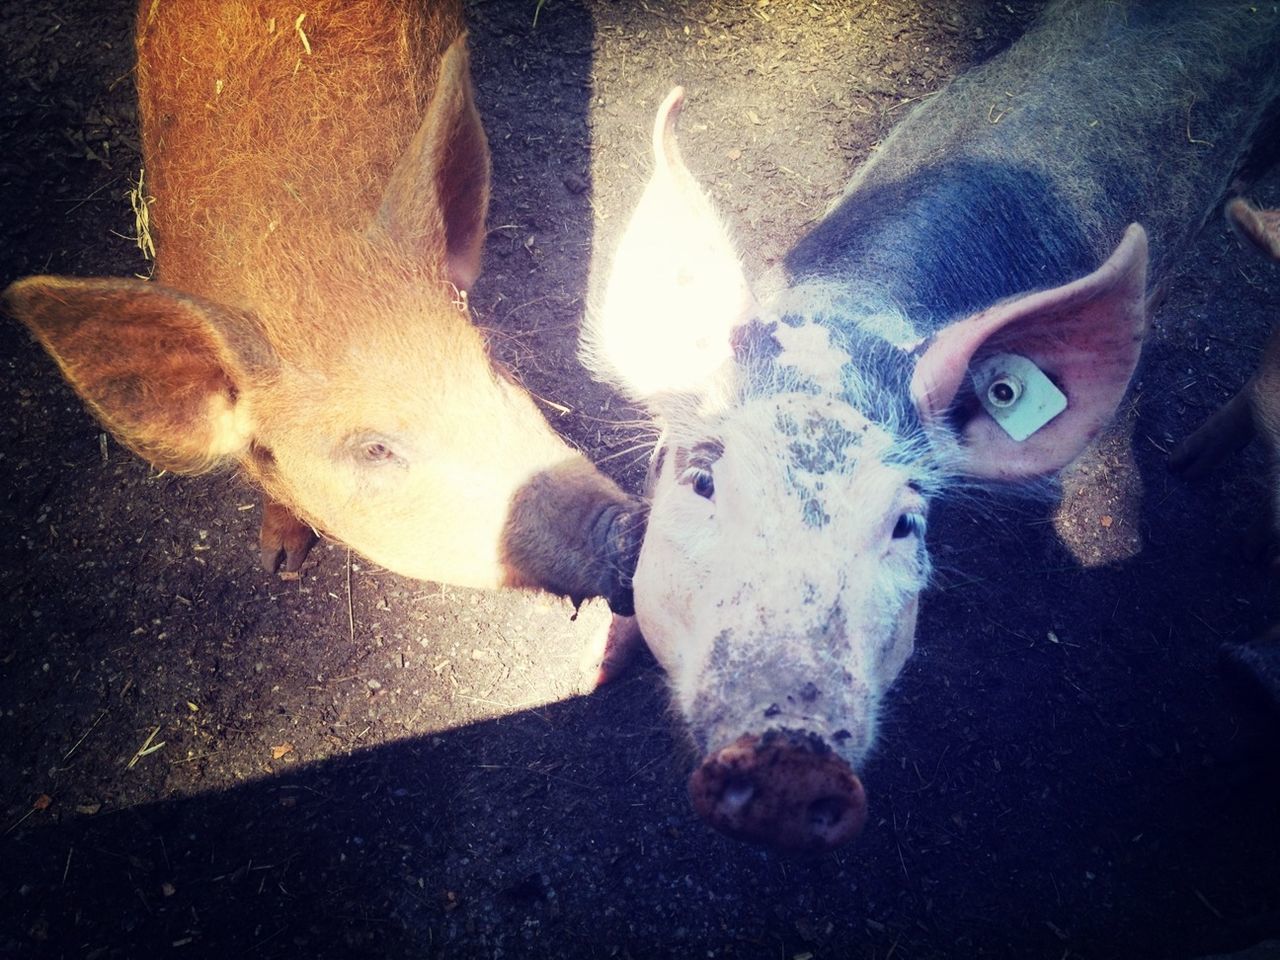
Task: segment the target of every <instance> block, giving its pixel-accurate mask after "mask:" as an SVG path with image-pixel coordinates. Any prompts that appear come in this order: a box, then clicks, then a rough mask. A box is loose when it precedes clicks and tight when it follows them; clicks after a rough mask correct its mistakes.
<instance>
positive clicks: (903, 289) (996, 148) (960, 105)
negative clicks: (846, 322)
mask: <svg viewBox="0 0 1280 960" xmlns="http://www.w3.org/2000/svg"><path fill="white" fill-rule="evenodd" d="M1277 49H1280V13H1278V12H1277V11H1276V10H1275V9H1274V8H1272V7H1271V6H1269V5H1266V6H1264V5H1249V4H1234V3H1220V2H1204V0H1194V2H1183V0H1162V2H1157V3H1141V2H1139V3H1117V2H1112V0H1070V2H1060V3H1056V4H1053V5H1052V6H1051V7H1050V8H1049V9H1048V10H1047V11H1046V12H1045V14H1044V16H1043V17H1042V18H1041V20H1040V21H1038V23H1037V24H1036V25H1035V26H1034V27H1033V28H1032V29H1031V30H1030V31H1029V32H1028V33H1027V34H1026V35H1025V36H1024V37H1023V38H1021V39H1020V40H1019V41H1017V42H1016V43H1015V44H1014V45H1013V46H1012V47H1011V48H1010V49H1009V50H1007V51H1005V52H1004V53H1002V54H1000V55H999V56H997V57H996V58H994V59H993V60H992V61H990V62H989V63H987V64H985V65H983V66H981V67H979V68H977V69H975V70H973V71H970V72H969V73H967V74H966V75H964V76H963V77H961V78H960V79H958V80H957V81H955V82H954V83H952V84H951V85H950V86H949V87H947V88H946V89H944V90H943V91H942V92H941V93H939V94H938V95H937V96H936V97H934V98H932V99H931V100H929V101H927V102H926V103H924V104H923V105H921V106H920V107H918V108H917V109H916V110H915V111H914V112H913V113H912V114H911V115H909V116H908V117H907V119H906V120H904V121H903V122H902V123H901V124H899V126H898V127H897V128H895V130H894V131H893V133H892V134H891V135H890V136H889V137H888V138H887V139H886V140H885V142H884V143H883V144H882V145H881V147H880V148H879V149H878V150H877V151H876V152H875V153H874V154H873V155H872V157H871V158H870V159H869V160H868V161H867V162H866V163H865V164H864V165H863V166H862V168H861V169H860V170H859V171H858V172H857V174H856V175H855V176H854V178H853V180H852V182H851V183H850V185H849V187H848V188H847V190H846V192H845V194H844V196H843V197H842V198H841V199H840V200H839V201H838V202H837V204H835V205H834V206H833V208H832V210H831V211H830V212H829V214H828V216H827V217H826V218H825V219H824V220H823V221H822V222H821V223H820V224H819V225H818V226H817V227H815V229H814V230H813V231H812V232H811V233H810V234H809V235H808V236H807V237H805V238H803V239H802V240H801V241H800V243H799V244H797V246H796V248H795V249H793V251H792V252H791V253H790V254H789V256H788V261H787V264H788V269H789V272H790V273H791V274H792V275H793V276H795V277H798V278H801V279H803V278H805V277H813V276H818V277H822V278H832V277H842V278H845V280H846V281H847V282H848V283H850V284H854V285H858V286H859V287H861V288H867V287H871V288H874V289H877V290H879V291H880V292H881V293H882V294H884V296H885V297H886V299H887V300H888V301H889V302H891V303H892V304H893V305H895V306H898V307H900V308H902V309H904V310H905V311H906V313H907V314H908V315H910V316H911V317H912V320H913V321H914V322H915V323H916V324H917V326H918V332H919V333H921V334H927V333H930V332H932V331H933V330H936V329H938V328H939V327H940V326H942V325H944V324H946V323H948V322H950V321H951V320H953V319H954V318H956V317H958V316H963V315H966V314H968V313H971V312H973V311H974V310H977V309H981V308H983V307H984V306H986V305H988V304H990V303H992V302H995V301H997V300H1000V299H1002V298H1005V297H1009V296H1013V295H1016V294H1019V293H1022V292H1024V291H1026V290H1031V289H1040V288H1046V287H1052V286H1056V285H1059V284H1062V283H1066V282H1069V281H1070V280H1072V279H1074V278H1075V277H1078V276H1081V275H1083V274H1085V273H1088V272H1089V271H1091V270H1093V269H1094V268H1096V267H1097V266H1098V264H1100V263H1101V262H1103V261H1104V260H1105V259H1106V257H1107V255H1108V253H1109V252H1110V251H1111V250H1112V249H1113V248H1114V247H1115V245H1116V244H1117V243H1118V242H1119V239H1120V237H1121V235H1122V233H1123V232H1124V229H1125V226H1126V225H1127V224H1129V223H1132V222H1138V223H1141V224H1142V225H1143V226H1144V227H1145V228H1146V230H1147V233H1148V234H1149V236H1150V239H1151V271H1150V277H1151V278H1152V280H1153V281H1155V282H1158V281H1159V280H1160V279H1161V278H1162V277H1163V276H1164V275H1165V274H1166V273H1167V270H1168V268H1169V267H1170V266H1171V265H1172V263H1173V262H1174V261H1175V260H1176V258H1177V256H1178V255H1179V254H1180V252H1181V250H1182V249H1183V247H1184V246H1185V243H1186V241H1187V239H1188V237H1189V235H1190V234H1192V233H1193V232H1194V231H1195V230H1196V229H1198V228H1199V226H1200V225H1201V224H1202V223H1203V222H1204V220H1205V218H1206V217H1207V216H1208V215H1209V214H1210V212H1211V211H1212V210H1213V208H1214V206H1215V204H1216V203H1217V201H1218V200H1219V198H1220V197H1221V196H1222V195H1223V193H1224V192H1225V191H1226V189H1227V187H1228V185H1229V184H1230V182H1231V180H1232V178H1233V176H1235V174H1236V172H1237V171H1238V170H1239V168H1240V166H1241V164H1242V162H1243V161H1244V159H1245V157H1246V155H1247V153H1248V151H1249V149H1250V147H1251V145H1252V144H1253V142H1254V138H1255V136H1256V134H1257V133H1258V131H1259V129H1260V128H1261V126H1262V125H1263V124H1264V123H1265V122H1266V120H1267V119H1268V118H1269V117H1270V116H1273V115H1274V111H1275V109H1276V100H1277V96H1278V95H1280V71H1277V70H1276V69H1275V65H1274V60H1275V53H1276V50H1277Z"/></svg>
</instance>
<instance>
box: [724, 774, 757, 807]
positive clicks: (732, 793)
mask: <svg viewBox="0 0 1280 960" xmlns="http://www.w3.org/2000/svg"><path fill="white" fill-rule="evenodd" d="M755 795H756V788H755V785H754V784H753V783H752V782H751V781H750V780H731V781H729V782H728V783H726V784H725V787H724V791H723V792H722V793H721V794H720V803H719V807H720V811H721V813H724V814H726V815H733V814H735V813H740V812H741V811H742V810H743V809H745V808H746V806H747V804H749V803H750V802H751V801H752V799H753V798H754V797H755Z"/></svg>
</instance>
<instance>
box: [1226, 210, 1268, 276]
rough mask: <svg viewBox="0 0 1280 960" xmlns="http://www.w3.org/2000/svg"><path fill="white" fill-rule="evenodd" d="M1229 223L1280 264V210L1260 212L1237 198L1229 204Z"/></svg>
mask: <svg viewBox="0 0 1280 960" xmlns="http://www.w3.org/2000/svg"><path fill="white" fill-rule="evenodd" d="M1226 213H1227V223H1229V224H1231V226H1232V227H1234V228H1235V230H1236V232H1237V233H1239V234H1240V235H1241V236H1242V237H1244V238H1245V239H1246V240H1248V241H1250V242H1251V243H1252V244H1253V245H1254V246H1255V247H1257V248H1258V249H1259V250H1261V251H1262V252H1263V253H1265V254H1266V255H1267V256H1269V257H1270V258H1271V259H1272V260H1275V261H1276V262H1277V263H1280V210H1259V209H1258V208H1257V207H1254V206H1252V205H1250V204H1249V202H1248V201H1247V200H1243V199H1241V198H1240V197H1236V198H1235V199H1234V200H1232V201H1231V202H1230V203H1228V204H1227V210H1226Z"/></svg>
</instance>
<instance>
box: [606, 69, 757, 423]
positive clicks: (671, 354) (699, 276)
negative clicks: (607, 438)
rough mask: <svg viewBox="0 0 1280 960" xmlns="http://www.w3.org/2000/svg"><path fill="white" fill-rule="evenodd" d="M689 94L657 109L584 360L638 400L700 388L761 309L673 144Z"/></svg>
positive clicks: (679, 93) (674, 95) (674, 94)
mask: <svg viewBox="0 0 1280 960" xmlns="http://www.w3.org/2000/svg"><path fill="white" fill-rule="evenodd" d="M683 104H684V90H683V89H681V88H680V87H677V88H675V89H674V90H672V91H671V92H670V93H669V94H667V98H666V100H664V101H663V103H662V106H661V107H659V108H658V115H657V119H656V120H655V121H654V127H653V154H654V171H653V176H652V178H651V179H650V180H649V183H648V186H646V187H645V191H644V194H643V195H642V196H641V198H640V203H639V205H638V206H637V207H636V210H635V213H633V214H632V216H631V220H630V221H629V222H628V224H627V228H626V230H625V231H624V233H623V235H622V240H621V241H620V242H619V244H618V249H617V252H616V253H615V254H614V259H613V268H612V270H611V272H610V274H609V280H608V284H607V286H606V288H605V292H604V298H603V300H602V301H601V303H600V306H599V308H598V309H597V310H595V311H593V313H592V316H591V317H590V318H589V320H588V325H587V330H586V334H585V337H584V343H583V350H582V353H583V359H584V360H585V361H586V362H587V363H588V365H590V366H591V367H593V368H594V369H596V370H597V371H598V372H599V373H600V374H601V375H602V376H604V377H606V378H608V379H610V380H612V381H614V382H615V383H616V385H617V386H618V387H620V388H621V389H622V390H624V391H625V392H627V393H629V394H631V395H632V396H633V397H635V398H636V399H639V400H644V401H647V402H650V403H651V405H652V404H653V403H655V402H656V403H657V404H658V405H659V406H660V405H661V400H660V398H661V397H662V396H663V395H667V394H681V393H689V392H699V391H701V390H702V389H704V388H705V387H706V386H707V384H708V382H709V381H710V380H711V378H712V377H713V376H714V374H715V373H716V371H717V370H719V369H720V367H721V366H722V365H723V364H724V362H725V361H726V360H728V359H730V358H731V356H732V347H731V344H730V333H731V331H732V330H733V328H734V327H735V326H737V325H739V324H741V323H743V322H745V321H746V320H748V319H749V318H750V317H751V316H752V314H753V313H754V309H755V303H754V300H753V298H752V296H751V290H750V288H749V287H748V286H747V279H746V276H745V275H744V274H743V271H742V265H741V263H740V261H739V259H738V254H737V252H736V250H735V249H734V246H733V243H732V241H731V240H730V239H729V235H728V232H727V230H726V229H725V226H724V224H723V223H722V222H721V220H720V218H719V216H718V215H717V214H716V212H715V210H714V208H713V207H712V206H711V201H710V200H709V199H708V198H707V196H706V194H704V193H703V192H702V190H701V189H700V188H699V187H698V184H697V183H696V182H695V181H694V179H693V176H692V175H691V174H690V173H689V170H688V169H687V168H686V167H685V165H684V161H683V160H682V159H681V157H680V149H679V147H678V146H677V144H676V120H677V118H678V117H679V116H680V110H681V107H682V106H683Z"/></svg>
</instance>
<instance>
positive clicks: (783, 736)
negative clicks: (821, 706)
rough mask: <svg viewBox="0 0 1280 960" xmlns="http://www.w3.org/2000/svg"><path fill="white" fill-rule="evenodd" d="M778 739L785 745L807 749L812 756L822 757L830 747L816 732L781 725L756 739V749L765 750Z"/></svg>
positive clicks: (829, 750)
mask: <svg viewBox="0 0 1280 960" xmlns="http://www.w3.org/2000/svg"><path fill="white" fill-rule="evenodd" d="M780 741H781V742H782V743H783V744H784V745H785V746H788V747H794V748H797V749H803V750H808V751H809V752H810V753H812V754H813V755H814V756H818V757H824V756H826V755H827V754H828V753H830V752H831V748H830V747H829V746H827V742H826V741H825V740H823V739H822V738H821V737H820V736H818V735H817V734H816V733H810V732H809V731H808V730H794V729H790V728H787V727H781V728H779V729H776V730H766V731H765V733H764V736H762V737H761V738H760V739H759V741H757V743H756V750H766V749H768V748H769V747H772V746H773V745H774V744H777V743H779V742H780Z"/></svg>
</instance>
